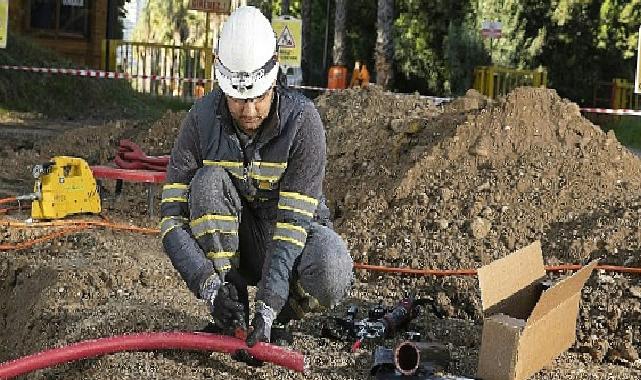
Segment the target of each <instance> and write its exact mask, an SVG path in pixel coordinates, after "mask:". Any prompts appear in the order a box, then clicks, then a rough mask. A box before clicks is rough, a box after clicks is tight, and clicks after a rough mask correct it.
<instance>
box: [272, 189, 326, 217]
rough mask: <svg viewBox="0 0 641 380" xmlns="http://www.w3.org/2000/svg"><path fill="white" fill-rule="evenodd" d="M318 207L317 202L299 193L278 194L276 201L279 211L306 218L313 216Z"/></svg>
mask: <svg viewBox="0 0 641 380" xmlns="http://www.w3.org/2000/svg"><path fill="white" fill-rule="evenodd" d="M316 207H318V200H316V199H314V198H312V197H308V196H307V195H303V194H300V193H292V192H287V191H281V192H280V198H279V199H278V208H279V209H281V210H289V211H292V212H295V213H297V214H301V215H305V216H308V217H310V218H311V217H313V216H314V211H316Z"/></svg>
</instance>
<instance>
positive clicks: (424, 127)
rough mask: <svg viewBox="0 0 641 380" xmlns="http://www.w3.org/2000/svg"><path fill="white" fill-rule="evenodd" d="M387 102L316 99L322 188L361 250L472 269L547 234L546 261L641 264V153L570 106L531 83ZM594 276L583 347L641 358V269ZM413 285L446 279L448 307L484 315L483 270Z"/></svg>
mask: <svg viewBox="0 0 641 380" xmlns="http://www.w3.org/2000/svg"><path fill="white" fill-rule="evenodd" d="M363 96H364V95H361V97H363ZM377 97H378V96H376V95H375V96H374V98H375V99H376V98H377ZM388 99H389V100H388V101H387V102H386V101H385V100H378V101H373V100H371V99H369V98H368V99H367V100H365V101H363V100H361V99H359V97H358V96H356V97H347V99H344V98H342V96H341V95H331V96H329V97H325V98H321V99H319V101H318V103H319V106H320V107H321V108H325V107H327V108H328V109H327V110H326V111H325V112H324V116H325V121H326V124H327V126H328V140H329V146H330V158H329V170H328V180H327V185H328V186H327V188H328V190H329V194H330V198H331V199H332V200H333V201H334V205H335V206H334V210H335V213H336V215H337V216H338V217H339V219H338V221H337V225H338V229H339V231H340V232H341V233H342V235H343V236H346V237H347V238H348V240H349V242H350V248H351V252H352V254H353V256H354V258H355V260H357V261H362V262H368V263H370V264H387V265H391V266H411V267H413V268H442V269H450V268H477V267H479V266H480V265H483V264H486V263H488V262H490V261H492V260H494V259H496V258H499V257H502V256H504V255H506V254H508V253H509V252H512V251H513V250H515V249H517V248H520V247H523V246H525V245H527V244H529V243H530V242H532V241H534V240H541V241H542V243H543V251H544V255H545V261H546V263H548V264H558V263H584V262H586V261H587V260H589V259H594V258H601V260H602V262H603V263H611V264H618V265H633V266H639V265H640V264H641V256H640V255H639V254H640V253H641V252H640V251H639V250H640V243H641V229H640V223H639V216H640V214H641V199H640V198H639V195H638V194H639V190H640V185H641V176H640V174H641V161H639V159H638V158H637V157H636V156H635V155H634V154H632V153H630V152H629V151H628V150H627V149H626V148H624V147H623V146H621V144H619V142H618V141H617V140H616V138H615V136H614V134H613V133H608V134H605V133H603V132H602V131H601V130H600V129H599V128H598V127H596V126H594V125H592V124H591V123H590V122H589V121H587V120H586V119H584V118H583V117H582V116H581V114H580V113H579V109H578V107H577V106H576V105H575V104H574V103H570V102H568V101H565V100H562V99H561V98H559V97H558V95H557V94H556V93H555V92H554V91H553V90H545V89H528V88H521V89H517V90H516V91H514V92H512V93H511V94H510V95H509V96H508V97H507V98H506V99H504V100H502V101H500V102H498V103H497V104H495V105H494V106H492V107H489V108H481V107H482V106H483V105H484V104H483V103H484V102H483V100H482V99H479V98H478V95H476V94H474V93H469V94H468V95H467V96H466V97H464V98H462V99H459V100H457V101H456V102H454V103H453V104H450V105H448V106H446V107H445V109H444V111H443V112H442V113H435V112H431V110H432V107H429V106H428V105H427V104H423V106H422V107H421V106H420V105H419V106H418V110H417V109H415V108H414V107H413V106H414V104H415V103H417V102H411V101H410V102H404V103H403V105H399V104H395V102H394V99H393V98H388ZM595 277H596V279H594V280H592V281H591V282H590V284H589V286H588V287H587V289H586V291H585V299H586V300H590V302H588V303H586V305H588V306H586V310H584V312H583V313H582V319H583V320H582V326H583V327H582V331H581V333H580V334H579V338H580V343H579V345H580V346H581V347H582V348H585V349H586V350H587V351H589V352H591V353H592V354H593V356H594V357H595V358H596V359H597V360H601V359H603V357H604V355H606V354H607V353H608V352H609V355H610V356H611V357H612V358H613V359H618V358H619V357H620V356H622V355H620V352H621V351H622V349H620V347H626V349H625V351H626V352H627V354H625V355H623V356H626V357H627V359H635V358H638V356H637V355H636V353H635V352H633V348H634V347H632V345H631V344H633V345H635V346H636V347H637V348H638V345H639V343H640V341H639V335H638V333H634V331H638V328H639V327H638V326H639V322H638V321H639V312H640V308H639V302H638V299H637V298H636V297H638V296H639V295H635V296H634V297H635V298H632V299H631V300H630V299H628V300H627V301H623V299H622V297H621V296H622V295H625V296H626V299H627V296H628V294H622V292H625V293H627V291H626V288H627V287H628V286H629V285H630V284H638V279H637V278H636V277H623V276H614V277H613V276H609V275H598V276H595ZM603 278H605V279H606V280H605V282H606V283H610V284H611V285H613V286H603V284H602V283H603ZM614 278H616V280H614ZM376 281H377V280H376ZM414 284H418V285H419V286H420V285H423V287H421V288H419V289H421V290H422V291H426V292H427V293H433V289H434V288H435V287H436V288H439V287H443V288H444V289H443V291H442V293H437V294H438V296H437V297H436V299H437V303H439V304H440V306H441V308H442V311H443V312H444V313H445V315H447V316H450V317H452V316H456V317H459V318H473V319H475V320H478V319H480V316H481V310H480V306H479V298H478V295H477V294H476V289H477V285H476V282H475V280H460V279H457V280H446V281H444V282H442V283H441V282H439V281H429V282H427V283H426V282H425V281H423V280H419V281H416V282H410V284H407V283H406V285H410V286H411V285H414ZM397 288H398V286H397ZM617 292H618V294H619V297H616V294H617ZM604 293H605V294H604ZM596 294H598V296H597V295H596ZM606 294H607V295H606ZM612 297H614V298H612ZM608 299H609V300H610V302H608V303H607V307H605V309H607V310H606V311H605V312H604V311H603V309H604V302H605V300H608ZM615 300H616V301H615ZM588 308H592V309H593V310H592V312H591V313H590V312H588ZM595 314H596V315H595ZM595 317H596V318H597V319H598V320H610V321H611V322H609V323H607V324H606V323H596V324H595V323H594V322H593V321H591V320H592V319H594V318H595ZM623 325H625V326H626V328H621V326H623ZM595 328H596V329H595ZM615 337H616V339H613V338H615ZM608 341H609V342H610V343H611V346H616V347H610V348H612V350H610V351H608V350H609V348H607V347H606V348H604V346H607V343H606V342H608ZM617 347H619V348H617Z"/></svg>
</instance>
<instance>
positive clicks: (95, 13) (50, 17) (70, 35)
mask: <svg viewBox="0 0 641 380" xmlns="http://www.w3.org/2000/svg"><path fill="white" fill-rule="evenodd" d="M108 6H109V0H9V29H10V31H11V32H13V33H17V34H22V35H26V36H29V37H30V38H32V39H33V40H34V41H35V42H36V43H38V44H40V45H42V46H44V47H46V48H49V49H51V50H54V51H56V52H57V53H59V54H60V55H62V56H64V57H67V58H68V59H70V60H72V61H73V62H75V63H76V64H78V65H81V66H87V67H92V68H98V67H100V61H101V53H102V41H103V40H104V39H105V38H106V36H107V18H108V13H109V12H108Z"/></svg>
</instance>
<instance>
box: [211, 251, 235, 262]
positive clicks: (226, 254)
mask: <svg viewBox="0 0 641 380" xmlns="http://www.w3.org/2000/svg"><path fill="white" fill-rule="evenodd" d="M236 255H237V253H236V252H227V251H221V252H208V253H207V258H208V259H210V260H214V259H230V258H232V257H235V256H236Z"/></svg>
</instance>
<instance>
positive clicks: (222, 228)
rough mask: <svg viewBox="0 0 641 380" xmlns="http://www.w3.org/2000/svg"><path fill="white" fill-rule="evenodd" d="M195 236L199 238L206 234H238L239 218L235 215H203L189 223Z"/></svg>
mask: <svg viewBox="0 0 641 380" xmlns="http://www.w3.org/2000/svg"><path fill="white" fill-rule="evenodd" d="M189 226H190V227H191V232H192V233H193V234H194V237H196V238H199V237H201V236H203V235H205V234H208V233H210V234H213V233H221V234H232V235H237V234H238V218H237V217H235V216H234V215H213V214H208V215H203V216H201V217H200V218H198V219H196V220H194V221H192V222H191V223H189Z"/></svg>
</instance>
